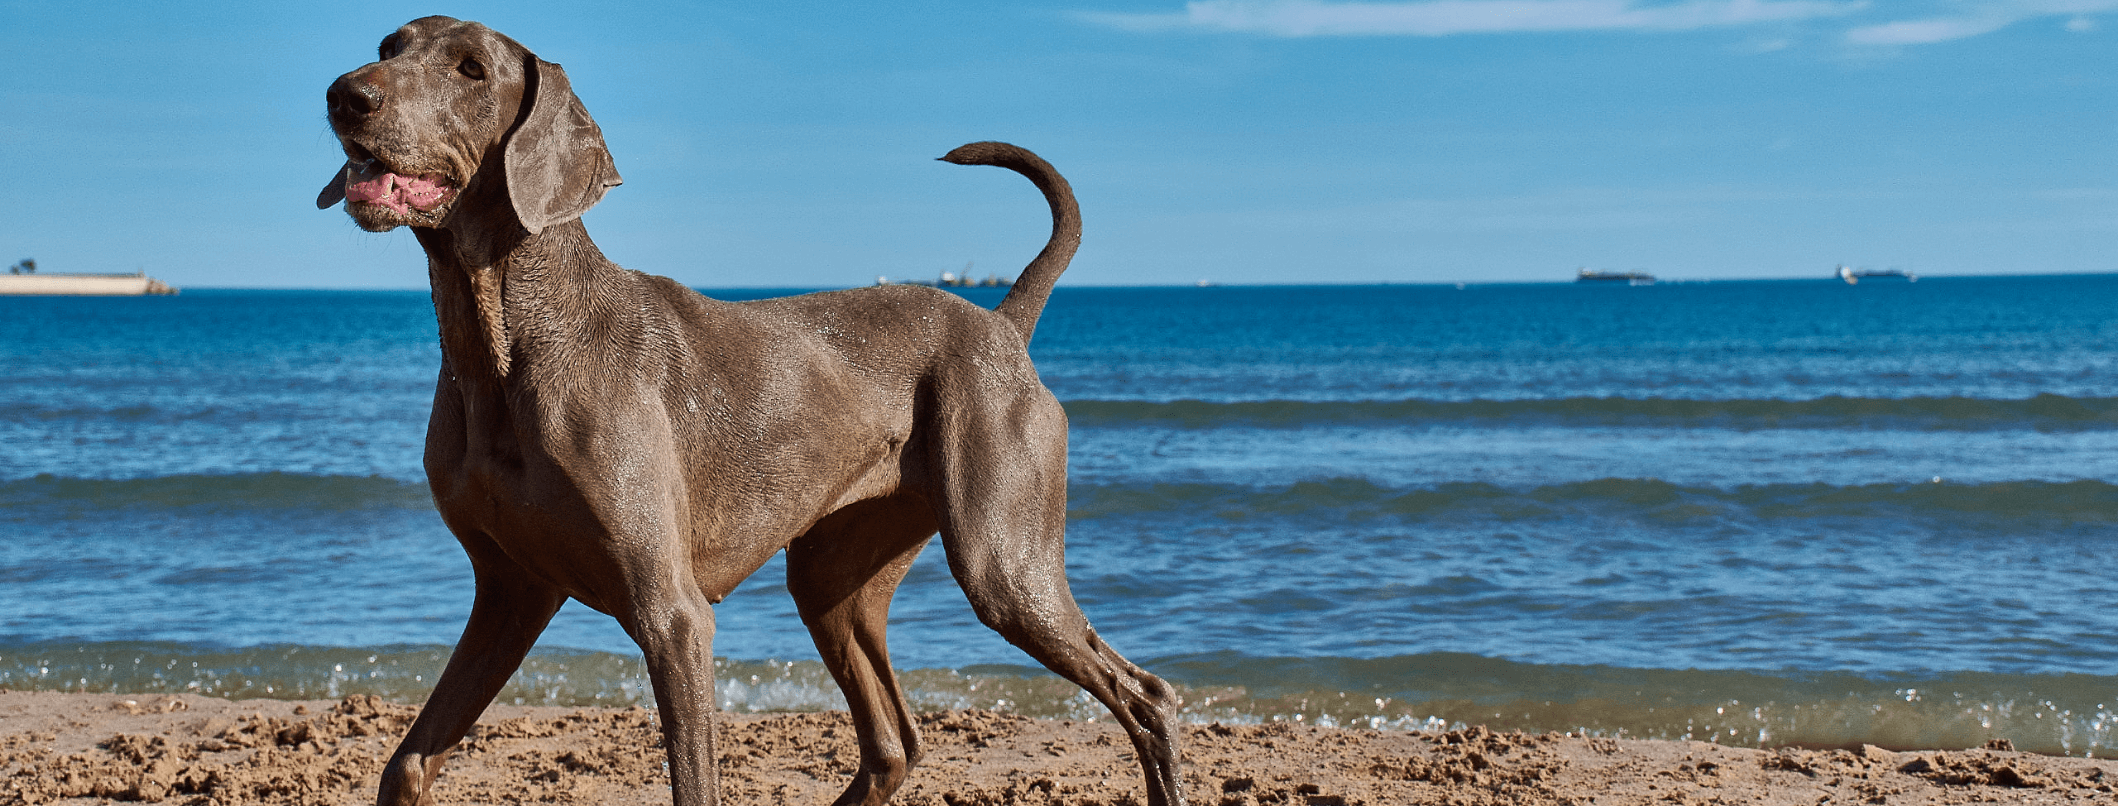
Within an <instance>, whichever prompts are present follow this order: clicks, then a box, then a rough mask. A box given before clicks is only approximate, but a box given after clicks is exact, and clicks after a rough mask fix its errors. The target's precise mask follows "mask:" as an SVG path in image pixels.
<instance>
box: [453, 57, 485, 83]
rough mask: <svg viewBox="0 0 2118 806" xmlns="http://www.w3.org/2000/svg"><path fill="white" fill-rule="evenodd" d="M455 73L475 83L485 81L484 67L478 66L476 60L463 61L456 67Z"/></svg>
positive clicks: (467, 59)
mask: <svg viewBox="0 0 2118 806" xmlns="http://www.w3.org/2000/svg"><path fill="white" fill-rule="evenodd" d="M456 72H459V73H462V74H464V75H466V76H469V77H470V78H472V79H474V80H477V81H484V80H485V65H482V64H479V63H478V60H476V59H470V58H466V59H464V60H463V63H462V64H458V65H456Z"/></svg>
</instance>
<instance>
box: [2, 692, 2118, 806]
mask: <svg viewBox="0 0 2118 806" xmlns="http://www.w3.org/2000/svg"><path fill="white" fill-rule="evenodd" d="M416 712H417V711H416V709H415V708H413V707H411V706H405V705H397V704H393V703H387V702H383V701H380V700H377V699H374V698H372V697H353V698H348V699H346V700H342V701H329V700H324V701H309V702H289V701H282V700H246V701H237V702H231V701H227V700H217V699H212V698H207V697H193V696H175V697H171V696H128V695H111V694H58V693H46V692H34V693H33V692H0V805H4V804H45V803H68V804H74V803H81V804H86V803H100V802H106V801H143V802H160V803H179V804H194V805H197V806H204V804H216V805H217V806H235V805H236V804H366V803H372V802H373V799H374V797H375V781H376V776H377V773H378V772H379V771H380V770H381V768H382V764H383V762H384V761H385V760H386V759H388V758H389V754H390V752H391V750H392V749H393V748H394V747H395V745H396V742H397V740H398V739H399V737H401V736H402V735H403V733H404V730H405V728H406V726H408V725H409V724H410V722H411V718H412V716H413V715H414V714H415V713H416ZM920 722H921V730H922V737H923V739H924V741H925V743H926V759H925V761H924V762H923V763H922V764H921V765H920V767H919V768H918V770H917V771H915V772H914V774H913V777H912V780H911V781H910V782H909V783H908V784H906V785H905V788H904V789H903V790H901V791H900V792H899V793H898V795H897V797H896V798H895V799H894V800H893V803H900V804H907V806H999V804H1027V805H1029V806H1043V805H1045V804H1083V805H1084V806H1085V805H1087V804H1096V805H1098V806H1119V805H1120V804H1139V803H1143V802H1144V798H1143V796H1142V791H1141V781H1140V772H1139V768H1138V767H1137V766H1136V765H1135V764H1134V762H1133V759H1132V753H1131V748H1130V746H1129V745H1128V744H1127V743H1126V742H1125V740H1124V738H1123V736H1122V735H1121V734H1120V733H1119V732H1118V730H1117V729H1116V728H1115V727H1114V726H1112V725H1109V724H1106V723H1090V722H1080V721H1060V720H1037V719H1029V718H1026V717H1021V716H1016V715H1012V714H1004V713H996V712H990V711H955V712H946V713H935V714H927V715H924V716H922V717H921V718H920ZM722 724H723V729H722V742H721V763H720V768H721V787H722V792H723V795H724V802H728V803H736V804H783V803H785V804H805V805H807V804H825V803H829V802H831V800H832V799H833V798H835V797H837V795H838V794H839V791H840V789H841V788H842V787H843V786H844V785H845V781H846V778H847V776H848V775H850V774H851V773H852V772H853V769H854V765H855V764H856V763H857V762H858V751H857V750H856V749H855V746H854V740H853V731H852V727H851V723H850V721H849V720H848V719H847V718H846V715H845V714H843V713H819V714H768V715H741V716H731V717H729V718H726V719H724V720H723V723H722ZM1185 730H1186V739H1185V740H1186V744H1185V747H1184V757H1185V767H1184V778H1185V783H1186V794H1187V797H1188V798H1189V800H1190V802H1191V803H1193V804H1208V805H1211V806H1264V805H1265V804H1291V805H1293V806H1336V805H1341V804H1375V805H1376V806H1384V805H1385V804H1389V805H1392V806H1394V805H1396V804H1466V805H1484V804H1595V805H1596V806H1611V805H1612V804H1670V803H1677V804H1712V803H1726V804H1737V803H1741V804H1817V803H1889V804H1944V803H1947V804H1955V803H1996V802H1997V803H2019V804H2048V803H2051V804H2056V803H2118V793H2114V789H2118V761H2109V760H2100V759H2098V760H2089V759H2073V758H2052V757H2046V756H2036V755H2030V754H2025V753H2018V752H2014V751H2012V750H2009V749H2006V748H2005V747H1992V748H1976V749H1968V750H1948V751H1932V750H1922V751H1901V752H1890V751H1887V750H1882V749H1878V748H1872V747H1864V748H1859V749H1855V750H1798V749H1783V750H1775V751H1764V750H1752V749H1744V748H1729V747H1722V746H1719V745H1712V744H1705V743H1701V742H1666V741H1634V740H1612V739H1603V738H1585V737H1576V736H1568V735H1565V734H1544V735H1524V734H1501V733H1494V732H1491V731H1487V730H1485V729H1483V728H1471V729H1468V730H1462V731H1451V732H1447V733H1408V732H1401V731H1373V730H1361V729H1333V728H1315V727H1308V726H1297V725H1289V724H1269V725H1188V726H1186V728H1185ZM658 743H659V732H658V731H657V729H656V727H655V717H654V713H653V712H651V711H647V710H643V709H637V708H635V709H593V708H541V707H513V706H496V707H495V708H493V709H492V710H491V711H489V712H487V714H486V716H485V719H483V720H482V721H481V722H480V724H479V726H478V728H477V729H476V730H475V731H474V732H473V734H472V736H471V737H470V738H469V739H468V740H466V741H465V743H464V746H463V747H461V748H460V749H459V750H458V751H457V753H456V754H455V756H454V757H453V758H451V760H450V763H449V766H448V770H447V772H445V773H444V774H443V776H442V780H441V784H440V786H439V789H438V792H437V795H438V798H437V799H438V801H439V802H440V803H443V804H451V803H465V804H468V803H609V804H635V803H637V804H665V803H668V802H669V801H668V798H669V790H668V784H667V780H666V778H665V777H664V774H663V772H662V752H661V750H660V748H659V747H658V746H657V745H658Z"/></svg>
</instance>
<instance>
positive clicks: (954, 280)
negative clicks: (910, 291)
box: [875, 263, 1015, 288]
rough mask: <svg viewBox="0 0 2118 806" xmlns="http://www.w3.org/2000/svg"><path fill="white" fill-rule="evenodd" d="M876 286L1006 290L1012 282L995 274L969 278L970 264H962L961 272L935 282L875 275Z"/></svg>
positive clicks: (949, 274) (951, 273)
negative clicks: (894, 278)
mask: <svg viewBox="0 0 2118 806" xmlns="http://www.w3.org/2000/svg"><path fill="white" fill-rule="evenodd" d="M875 284H876V285H923V286H927V287H929V288H1008V287H1010V286H1013V285H1014V284H1015V281H1014V280H1010V279H1008V278H1006V277H1002V276H1000V275H997V274H988V275H986V276H985V279H983V280H980V279H978V278H975V277H972V276H971V264H969V263H965V264H963V272H962V273H960V274H959V273H957V272H953V271H945V272H942V273H941V277H940V279H936V280H892V279H890V278H889V277H888V276H885V275H876V277H875Z"/></svg>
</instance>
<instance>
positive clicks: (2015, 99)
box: [0, 0, 2118, 289]
mask: <svg viewBox="0 0 2118 806" xmlns="http://www.w3.org/2000/svg"><path fill="white" fill-rule="evenodd" d="M591 8H593V10H590V9H591ZM428 14H447V15H450V16H456V17H460V18H463V19H472V20H478V21H480V22H483V23H486V24H487V25H489V26H491V27H493V28H494V29H496V30H499V31H501V32H503V33H506V34H508V35H509V36H511V37H513V38H514V39H515V40H517V41H519V42H521V43H523V44H524V45H526V46H527V47H529V48H530V49H531V50H533V51H535V52H536V53H537V54H538V55H539V56H540V57H542V58H544V59H546V60H548V61H553V62H558V63H560V64H562V65H564V66H565V68H566V71H567V74H568V76H569V77H570V79H571V81H572V84H573V87H574V90H575V92H576V93H577V94H578V95H579V96H580V97H581V99H582V101H583V103H584V104H585V105H586V106H587V108H588V109H589V111H590V113H591V114H592V115H593V116H594V117H595V118H596V120H597V122H598V123H599V124H600V125H601V126H602V129H603V132H604V136H605V139H606V142H607V143H608V145H609V148H610V150H611V152H612V154H613V156H614V158H615V160H616V163H617V166H618V169H619V172H620V173H621V174H622V175H623V176H624V179H625V184H624V185H623V186H622V187H618V188H615V189H613V190H612V191H611V192H610V194H609V195H608V196H607V197H606V198H605V199H604V201H603V203H602V204H601V205H599V206H598V207H596V208H595V209H593V210H591V211H590V212H589V213H588V214H587V215H586V216H585V217H584V220H585V221H586V223H587V225H588V228H589V232H590V233H591V234H592V235H593V236H594V237H595V238H596V241H597V243H598V245H599V246H601V248H602V249H603V251H604V252H605V254H607V255H609V256H610V257H611V258H612V259H614V260H616V261H618V262H619V263H621V264H623V265H625V266H627V267H630V268H635V269H639V270H642V271H646V272H650V273H654V274H662V275H667V276H670V277H673V278H676V279H678V280H680V281H682V282H684V283H686V284H689V285H693V286H699V287H746V286H748V287H781V288H792V287H799V288H836V287H847V286H856V285H865V284H868V283H871V282H873V281H874V279H875V278H876V277H878V276H887V277H891V278H895V279H913V278H932V277H935V276H937V275H939V274H940V273H941V272H943V271H961V270H963V269H965V267H966V266H968V267H970V273H971V274H973V275H976V276H983V275H985V274H987V273H998V274H1001V275H1011V274H1013V273H1014V272H1015V271H1017V270H1019V269H1020V268H1021V266H1022V265H1023V264H1025V263H1027V262H1028V261H1029V259H1030V258H1031V257H1032V256H1034V255H1035V254H1036V252H1037V250H1038V249H1039V248H1041V247H1042V245H1043V242H1044V240H1045V237H1046V235H1047V233H1048V227H1049V221H1050V219H1049V217H1048V215H1047V213H1046V211H1045V208H1044V205H1043V202H1042V200H1041V199H1040V198H1039V197H1038V195H1037V194H1036V191H1035V190H1034V189H1033V188H1032V187H1031V186H1030V185H1029V183H1028V182H1026V181H1024V180H1023V179H1021V178H1020V177H1017V176H1015V175H1013V174H1010V173H1008V172H1005V171H1001V170H997V169H993V168H982V167H980V168H967V167H961V166H953V165H948V164H945V163H940V162H935V161H934V158H935V157H938V156H940V155H942V154H943V153H946V152H947V151H948V150H949V149H950V148H953V147H954V146H956V145H959V144H962V143H965V142H970V141H974V140H988V139H996V140H1006V141H1009V142H1013V143H1016V144H1018V145H1022V146H1024V147H1027V148H1030V149H1032V150H1034V151H1036V152H1038V153H1039V154H1041V155H1042V156H1044V157H1045V158H1046V159H1047V160H1049V161H1051V162H1052V163H1053V164H1054V165H1056V166H1057V167H1058V168H1059V169H1060V171H1061V172H1062V173H1064V174H1065V175H1066V176H1067V178H1068V179H1069V180H1070V181H1071V183H1072V184H1073V186H1074V189H1075V191H1076V192H1077V194H1078V195H1079V197H1080V201H1081V205H1082V210H1083V216H1084V218H1085V220H1086V235H1085V239H1084V243H1083V246H1082V249H1081V252H1080V254H1079V255H1078V257H1077V258H1076V260H1075V262H1074V264H1073V267H1072V268H1071V269H1070V270H1069V271H1068V273H1067V274H1066V276H1065V278H1064V280H1063V283H1065V284H1072V285H1168V284H1190V283H1194V282H1197V281H1201V280H1205V281H1211V282H1218V283H1225V284H1294V283H1445V282H1519V281H1564V280H1567V279H1570V278H1571V276H1572V275H1573V273H1574V272H1575V270H1576V269H1578V268H1582V267H1588V268H1595V269H1605V270H1628V271H1629V270H1644V271H1648V272H1651V273H1654V274H1656V275H1658V276H1660V277H1664V278H1671V279H1734V278H1754V277H1822V276H1825V275H1827V274H1828V273H1830V272H1831V271H1832V270H1833V268H1834V267H1835V266H1837V265H1839V264H1847V265H1852V266H1856V267H1860V268H1870V269H1881V268H1901V269H1905V270H1909V271H1914V272H1917V273H1920V274H1925V275H1967V274H2016V273H2073V272H2108V271H2118V0H1924V1H1921V0H1911V1H1907V2H1885V1H1884V0H1866V1H1865V2H1864V1H1862V0H1675V1H1674V2H1668V1H1662V2H1628V1H1627V0H1418V1H1416V2H1365V3H1351V2H1336V1H1335V0H1200V1H1199V2H1188V3H1187V2H1182V0H1154V1H1152V2H1123V1H1121V0H1029V1H1028V2H1013V3H1005V4H996V3H989V2H977V3H973V2H917V1H916V0H910V1H908V2H899V3H889V4H866V3H863V4H853V3H809V2H800V1H799V0H794V1H791V2H777V3H755V4H733V3H714V4H705V3H702V4H688V3H687V4H674V3H672V4H662V3H630V4H595V5H593V6H591V5H589V4H575V3H567V4H561V3H553V2H540V1H538V0H511V1H510V2H505V3H485V2H457V3H421V4H404V3H397V2H390V1H389V0H369V1H368V2H362V3H334V4H322V3H269V4H245V3H240V2H215V3H211V4H205V3H191V2H166V1H158V2H153V3H128V2H122V1H120V2H104V3H95V4H85V3H83V4H76V3H45V2H32V1H31V0H0V35H4V39H0V41H4V43H5V47H0V169H4V174H0V175H4V176H5V177H6V181H5V183H4V187H5V188H6V192H4V193H0V261H4V262H13V261H15V260H17V259H20V258H24V257H31V258H35V259H36V261H37V263H38V265H39V266H40V267H41V269H42V270H44V271H50V272H105V271H123V272H130V271H143V270H144V271H146V272H148V273H149V274H152V275H154V276H156V277H158V278H161V279H163V280H165V281H167V282H170V283H172V284H174V285H177V286H179V287H195V288H207V287H240V288H406V289H412V288H424V287H425V286H426V269H425V259H424V256H423V254H422V253H421V252H420V250H419V247H418V244H417V242H416V241H414V240H413V238H412V236H411V234H410V233H409V232H408V231H404V230H399V231H396V232H391V233H386V234H371V233H365V232H362V231H360V230H359V229H358V228H356V227H355V226H353V224H352V223H351V221H350V220H349V219H347V218H346V216H345V214H344V213H343V212H342V211H340V210H336V209H334V210H329V211H319V210H316V209H315V207H314V204H313V200H314V199H315V197H316V193H317V191H318V189H320V188H321V187H322V186H323V184H324V183H325V182H326V181H328V180H329V179H330V178H331V177H332V176H333V174H334V172H335V171H336V170H337V169H338V167H339V166H340V165H341V164H342V163H343V155H342V153H341V151H340V150H339V147H338V145H337V143H336V142H335V139H334V138H333V137H332V135H331V133H330V130H329V128H328V126H327V125H326V123H325V118H324V99H323V93H324V89H325V88H326V87H327V86H329V84H330V83H331V81H332V80H333V79H334V78H336V77H337V76H338V75H339V74H341V73H344V72H346V71H349V70H352V69H354V68H357V67H359V66H360V65H362V64H364V63H366V62H368V61H370V60H372V59H373V58H374V53H375V46H376V43H377V42H378V41H379V40H380V39H381V38H382V37H383V36H385V35H387V34H389V33H390V32H391V31H392V30H394V29H395V28H396V27H397V26H398V25H401V24H403V23H404V22H407V21H409V20H411V19H414V18H417V17H421V16H425V15H428Z"/></svg>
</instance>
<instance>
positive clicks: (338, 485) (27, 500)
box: [0, 472, 434, 510]
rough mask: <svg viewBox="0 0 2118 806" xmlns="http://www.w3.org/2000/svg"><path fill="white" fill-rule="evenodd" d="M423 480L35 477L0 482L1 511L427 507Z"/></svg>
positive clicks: (241, 476)
mask: <svg viewBox="0 0 2118 806" xmlns="http://www.w3.org/2000/svg"><path fill="white" fill-rule="evenodd" d="M433 505H434V503H433V496H432V494H431V493H429V492H428V491H427V485H426V483H425V482H423V481H417V482H415V481H403V480H399V479H392V478H385V477H382V476H337V475H312V474H305V473H282V472H268V473H231V474H225V475H217V474H184V475H174V476H152V477H147V478H136V479H83V478H71V477H65V476H54V475H51V474H48V473H47V474H40V475H36V476H31V477H29V478H24V479H15V480H12V481H0V509H9V510H15V509H19V510H30V509H48V508H59V509H68V510H122V509H186V510H230V509H248V510H270V509H307V510H359V509H431V508H432V507H433Z"/></svg>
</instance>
